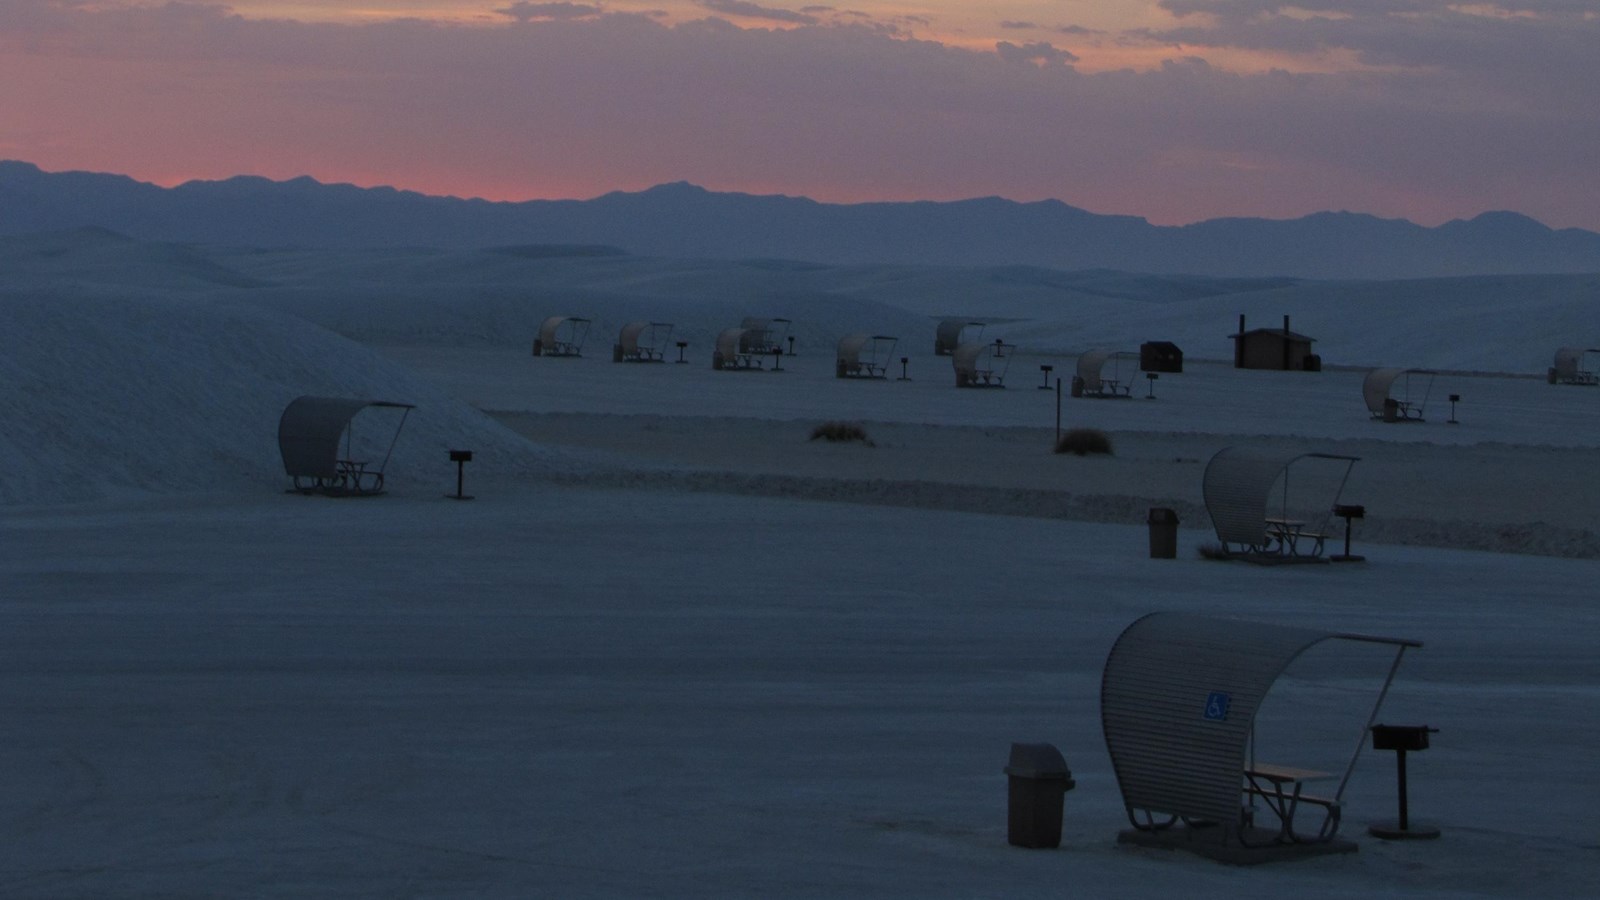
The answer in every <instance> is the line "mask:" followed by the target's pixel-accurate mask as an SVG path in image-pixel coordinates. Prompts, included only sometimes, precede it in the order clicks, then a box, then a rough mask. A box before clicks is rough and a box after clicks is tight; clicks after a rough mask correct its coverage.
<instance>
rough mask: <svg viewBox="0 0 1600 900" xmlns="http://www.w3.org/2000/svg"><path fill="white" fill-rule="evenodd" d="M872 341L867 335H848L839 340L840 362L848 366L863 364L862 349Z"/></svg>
mask: <svg viewBox="0 0 1600 900" xmlns="http://www.w3.org/2000/svg"><path fill="white" fill-rule="evenodd" d="M871 340H872V336H871V335H867V334H847V335H845V336H844V337H842V338H840V339H839V356H838V361H839V362H842V363H844V364H845V365H848V366H856V365H860V364H861V348H863V347H865V346H866V345H867V342H868V341H871Z"/></svg>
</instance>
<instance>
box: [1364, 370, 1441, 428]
mask: <svg viewBox="0 0 1600 900" xmlns="http://www.w3.org/2000/svg"><path fill="white" fill-rule="evenodd" d="M1432 392H1433V372H1432V371H1431V370H1429V369H1405V368H1381V369H1373V370H1372V371H1370V372H1368V373H1367V375H1366V377H1365V378H1363V379H1362V380H1361V397H1362V399H1363V400H1365V401H1366V403H1367V411H1368V412H1370V413H1371V414H1372V417H1373V418H1374V419H1383V420H1384V421H1387V422H1395V421H1404V420H1407V419H1409V420H1411V421H1414V422H1420V421H1422V412H1423V407H1425V406H1426V405H1427V403H1428V395H1429V394H1431V393H1432Z"/></svg>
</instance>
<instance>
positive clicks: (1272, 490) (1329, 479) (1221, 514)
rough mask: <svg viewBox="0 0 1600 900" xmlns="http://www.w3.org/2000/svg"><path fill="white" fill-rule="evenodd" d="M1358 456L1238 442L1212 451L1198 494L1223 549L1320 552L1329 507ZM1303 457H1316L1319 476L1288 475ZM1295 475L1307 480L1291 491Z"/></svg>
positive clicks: (1278, 554) (1256, 553)
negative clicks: (1260, 447)
mask: <svg viewBox="0 0 1600 900" xmlns="http://www.w3.org/2000/svg"><path fill="white" fill-rule="evenodd" d="M1360 459H1361V457H1359V456H1345V455H1343V454H1337V453H1281V452H1271V451H1262V450H1255V449H1250V448H1244V447H1224V448H1222V449H1221V450H1218V451H1217V452H1216V454H1215V455H1213V456H1212V457H1211V460H1210V461H1209V462H1207V463H1206V470H1205V474H1204V476H1202V482H1201V494H1202V495H1203V497H1204V499H1205V504H1206V513H1207V514H1208V515H1209V516H1210V517H1211V524H1212V526H1213V527H1214V528H1215V529H1216V532H1217V540H1219V541H1221V542H1222V550H1223V552H1224V553H1226V554H1235V553H1237V554H1241V555H1243V556H1246V557H1252V558H1269V559H1274V558H1284V557H1297V558H1315V557H1318V556H1320V554H1321V552H1322V542H1323V539H1324V537H1325V536H1326V533H1327V525H1328V521H1329V520H1330V519H1331V518H1332V517H1333V508H1334V506H1336V505H1337V504H1338V503H1339V498H1340V496H1341V495H1342V494H1343V493H1344V486H1345V483H1346V482H1347V481H1349V478H1350V470H1351V469H1352V468H1354V466H1355V464H1356V463H1357V462H1358V461H1359V460H1360ZM1306 461H1317V462H1316V463H1315V464H1318V465H1319V466H1320V467H1321V468H1322V469H1325V470H1326V471H1319V472H1316V473H1313V474H1314V476H1320V477H1312V478H1307V479H1292V478H1291V476H1292V475H1294V474H1295V472H1294V469H1295V467H1296V466H1297V465H1299V466H1300V467H1301V468H1304V467H1306V466H1307V465H1308V463H1307V462H1306ZM1292 480H1293V483H1291V481H1292ZM1299 480H1305V481H1308V482H1309V484H1308V485H1307V486H1305V488H1304V489H1303V490H1300V491H1299V492H1298V493H1296V491H1295V490H1293V488H1295V487H1296V486H1297V485H1298V483H1299ZM1235 545H1237V547H1235Z"/></svg>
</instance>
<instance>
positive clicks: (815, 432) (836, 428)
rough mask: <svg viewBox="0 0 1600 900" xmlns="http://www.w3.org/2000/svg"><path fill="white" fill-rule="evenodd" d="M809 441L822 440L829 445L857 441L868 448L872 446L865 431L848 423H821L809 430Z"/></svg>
mask: <svg viewBox="0 0 1600 900" xmlns="http://www.w3.org/2000/svg"><path fill="white" fill-rule="evenodd" d="M811 439H812V440H813V441H815V440H824V441H828V442H830V443H840V442H842V441H859V442H860V443H862V444H865V445H867V446H868V447H871V446H873V444H872V440H871V439H870V438H868V437H867V432H866V429H864V428H862V427H861V426H860V425H855V424H852V423H850V422H823V423H822V424H821V425H818V426H817V427H815V428H813V429H811Z"/></svg>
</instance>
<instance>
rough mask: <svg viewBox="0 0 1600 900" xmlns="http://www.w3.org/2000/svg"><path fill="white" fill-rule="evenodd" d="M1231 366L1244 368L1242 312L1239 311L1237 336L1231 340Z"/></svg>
mask: <svg viewBox="0 0 1600 900" xmlns="http://www.w3.org/2000/svg"><path fill="white" fill-rule="evenodd" d="M1233 367H1234V368H1235V369H1242V368H1244V313H1239V336H1238V337H1236V338H1234V340H1233Z"/></svg>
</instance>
